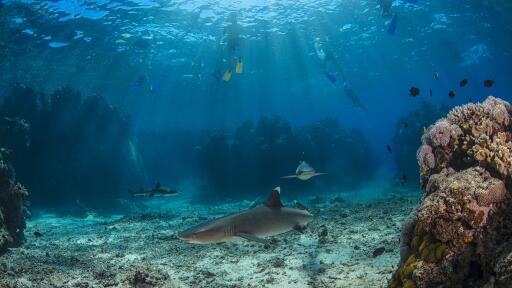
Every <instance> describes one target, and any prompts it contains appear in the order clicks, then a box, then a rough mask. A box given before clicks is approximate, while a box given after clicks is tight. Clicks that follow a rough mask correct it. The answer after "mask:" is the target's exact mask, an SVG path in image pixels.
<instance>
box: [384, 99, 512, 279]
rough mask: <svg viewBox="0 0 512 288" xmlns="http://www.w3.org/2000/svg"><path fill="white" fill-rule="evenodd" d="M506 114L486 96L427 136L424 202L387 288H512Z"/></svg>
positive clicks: (506, 108)
mask: <svg viewBox="0 0 512 288" xmlns="http://www.w3.org/2000/svg"><path fill="white" fill-rule="evenodd" d="M511 113H512V107H511V106H510V104H509V103H507V102H505V101H503V100H500V99H497V98H494V97H489V98H488V99H487V100H486V101H485V102H483V103H478V104H467V105H464V106H461V107H456V108H454V109H453V110H452V111H451V112H450V113H449V114H448V116H447V117H446V118H443V119H440V120H438V121H437V122H436V123H435V124H434V125H432V126H431V127H430V128H429V129H428V131H427V132H426V133H425V134H424V136H423V138H422V146H421V147H420V148H419V149H418V152H417V159H418V164H419V165H420V173H421V183H422V187H423V188H424V190H425V196H424V198H423V201H422V203H421V204H420V206H419V207H418V208H417V211H415V213H413V214H412V216H411V217H410V218H409V220H408V221H407V222H406V223H405V224H404V228H403V232H402V237H401V245H400V246H401V250H400V252H401V255H400V256H401V261H400V267H399V268H398V270H397V271H396V272H395V273H394V275H393V277H392V279H391V281H390V285H389V286H390V287H489V286H488V285H491V287H512V269H510V267H511V266H510V265H511V264H512V246H511V245H510V242H511V241H512V200H511V193H510V192H509V191H511V188H512V185H511V184H512V181H511V174H512V173H511V172H512V167H511V166H512V162H511V161H512V159H511V158H510V157H511V149H512V129H511V128H512V127H511V121H510V117H511V115H512V114H511ZM486 285H487V286H486Z"/></svg>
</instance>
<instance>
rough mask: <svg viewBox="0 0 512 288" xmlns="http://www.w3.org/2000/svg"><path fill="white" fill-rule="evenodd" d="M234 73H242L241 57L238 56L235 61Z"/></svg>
mask: <svg viewBox="0 0 512 288" xmlns="http://www.w3.org/2000/svg"><path fill="white" fill-rule="evenodd" d="M235 71H236V73H237V74H242V73H244V61H242V58H238V62H236V70H235Z"/></svg>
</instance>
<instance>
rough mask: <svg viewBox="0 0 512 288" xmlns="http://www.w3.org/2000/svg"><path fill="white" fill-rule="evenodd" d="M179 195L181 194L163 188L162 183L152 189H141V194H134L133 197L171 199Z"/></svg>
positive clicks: (156, 184) (157, 183)
mask: <svg viewBox="0 0 512 288" xmlns="http://www.w3.org/2000/svg"><path fill="white" fill-rule="evenodd" d="M178 195H180V193H179V192H177V191H174V190H171V189H169V188H166V187H162V186H161V185H160V182H156V183H155V187H154V188H152V189H148V190H144V188H140V190H139V192H132V196H133V197H169V196H178Z"/></svg>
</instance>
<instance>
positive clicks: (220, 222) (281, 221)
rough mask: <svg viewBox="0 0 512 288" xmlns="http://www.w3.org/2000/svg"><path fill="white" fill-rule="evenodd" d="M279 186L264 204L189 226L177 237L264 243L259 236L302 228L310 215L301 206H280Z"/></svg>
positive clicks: (192, 240)
mask: <svg viewBox="0 0 512 288" xmlns="http://www.w3.org/2000/svg"><path fill="white" fill-rule="evenodd" d="M280 193H281V189H280V188H279V187H277V188H275V189H274V190H272V192H271V193H270V196H269V197H268V199H267V201H266V202H265V204H264V205H263V206H261V207H257V208H253V209H249V210H247V211H243V212H240V213H236V214H232V215H228V216H225V217H222V218H219V219H216V220H213V221H211V222H208V223H205V224H202V225H199V226H196V227H193V228H190V229H188V230H185V231H183V232H181V233H179V234H178V238H180V239H181V240H184V241H187V242H189V243H194V244H208V243H221V242H226V241H234V240H241V239H246V240H249V241H255V242H259V243H263V244H265V243H267V241H266V240H265V239H262V237H267V236H274V235H278V234H282V233H285V232H288V231H291V230H294V229H295V230H299V231H302V227H303V226H304V225H307V224H308V223H309V222H311V221H312V220H313V215H312V214H311V213H309V212H308V211H306V210H303V209H294V208H286V207H283V204H282V203H281V196H280Z"/></svg>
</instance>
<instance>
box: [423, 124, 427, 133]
mask: <svg viewBox="0 0 512 288" xmlns="http://www.w3.org/2000/svg"><path fill="white" fill-rule="evenodd" d="M422 131H423V134H427V132H428V129H427V127H425V126H423V129H422Z"/></svg>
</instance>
